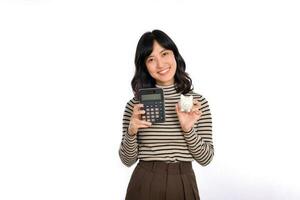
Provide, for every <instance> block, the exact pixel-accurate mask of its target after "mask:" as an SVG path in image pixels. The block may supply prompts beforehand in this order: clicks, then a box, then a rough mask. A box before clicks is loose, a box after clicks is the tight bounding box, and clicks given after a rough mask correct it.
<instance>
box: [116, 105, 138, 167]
mask: <svg viewBox="0 0 300 200" xmlns="http://www.w3.org/2000/svg"><path fill="white" fill-rule="evenodd" d="M134 104H135V103H134V99H133V100H130V101H129V102H128V103H127V105H126V107H125V111H124V114H123V135H122V141H121V145H120V148H119V156H120V159H121V161H122V162H123V164H124V165H126V166H128V167H130V166H131V165H133V164H134V163H135V162H136V161H137V157H138V143H137V136H136V135H130V134H129V133H128V127H129V122H130V119H131V116H132V112H133V106H134Z"/></svg>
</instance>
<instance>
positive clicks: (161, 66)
mask: <svg viewBox="0 0 300 200" xmlns="http://www.w3.org/2000/svg"><path fill="white" fill-rule="evenodd" d="M157 68H163V61H162V59H161V58H157Z"/></svg>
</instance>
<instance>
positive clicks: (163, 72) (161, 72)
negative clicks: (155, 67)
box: [158, 68, 169, 74]
mask: <svg viewBox="0 0 300 200" xmlns="http://www.w3.org/2000/svg"><path fill="white" fill-rule="evenodd" d="M167 71H169V68H168V69H165V70H163V71H160V72H158V73H159V74H165V73H166V72H167Z"/></svg>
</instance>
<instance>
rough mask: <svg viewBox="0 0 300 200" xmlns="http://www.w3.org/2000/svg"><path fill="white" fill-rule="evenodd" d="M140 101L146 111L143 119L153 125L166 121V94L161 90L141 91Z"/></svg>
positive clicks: (146, 89) (148, 89)
mask: <svg viewBox="0 0 300 200" xmlns="http://www.w3.org/2000/svg"><path fill="white" fill-rule="evenodd" d="M139 100H140V103H141V104H144V110H145V111H146V112H145V114H143V115H142V119H144V120H146V121H148V122H151V123H156V122H164V121H165V102H164V92H163V90H162V89H161V88H144V89H140V90H139Z"/></svg>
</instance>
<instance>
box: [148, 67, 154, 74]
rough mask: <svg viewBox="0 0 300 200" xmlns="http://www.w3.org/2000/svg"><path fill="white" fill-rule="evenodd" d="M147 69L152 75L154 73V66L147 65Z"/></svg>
mask: <svg viewBox="0 0 300 200" xmlns="http://www.w3.org/2000/svg"><path fill="white" fill-rule="evenodd" d="M147 70H148V72H149V74H151V75H153V74H154V73H155V67H153V66H149V65H147Z"/></svg>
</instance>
